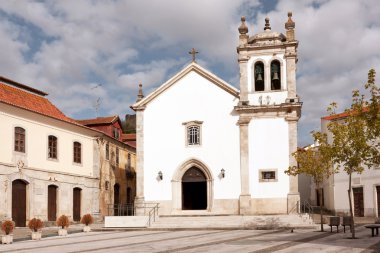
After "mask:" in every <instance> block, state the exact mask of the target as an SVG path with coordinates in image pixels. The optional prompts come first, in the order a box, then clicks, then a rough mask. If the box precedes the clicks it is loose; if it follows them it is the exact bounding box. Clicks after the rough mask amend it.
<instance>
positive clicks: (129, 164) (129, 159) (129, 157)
mask: <svg viewBox="0 0 380 253" xmlns="http://www.w3.org/2000/svg"><path fill="white" fill-rule="evenodd" d="M130 169H131V154H129V153H128V159H127V170H130Z"/></svg>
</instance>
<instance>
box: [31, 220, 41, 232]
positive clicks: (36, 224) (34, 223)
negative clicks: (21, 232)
mask: <svg viewBox="0 0 380 253" xmlns="http://www.w3.org/2000/svg"><path fill="white" fill-rule="evenodd" d="M43 226H44V224H43V222H42V220H40V219H36V218H33V219H31V220H30V221H29V222H28V227H29V228H30V229H31V230H32V231H33V232H37V231H38V230H40V229H41V228H43Z"/></svg>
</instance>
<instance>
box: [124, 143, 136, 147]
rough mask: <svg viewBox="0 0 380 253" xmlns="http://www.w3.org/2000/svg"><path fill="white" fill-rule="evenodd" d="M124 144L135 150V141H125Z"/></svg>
mask: <svg viewBox="0 0 380 253" xmlns="http://www.w3.org/2000/svg"><path fill="white" fill-rule="evenodd" d="M124 143H125V144H127V145H129V146H131V147H133V148H136V141H125V142H124Z"/></svg>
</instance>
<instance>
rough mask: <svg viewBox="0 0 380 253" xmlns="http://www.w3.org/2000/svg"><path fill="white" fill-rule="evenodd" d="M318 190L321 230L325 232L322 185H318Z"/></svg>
mask: <svg viewBox="0 0 380 253" xmlns="http://www.w3.org/2000/svg"><path fill="white" fill-rule="evenodd" d="M318 191H319V213H320V215H321V231H322V232H323V209H322V207H323V205H322V201H323V200H322V190H321V188H320V187H318Z"/></svg>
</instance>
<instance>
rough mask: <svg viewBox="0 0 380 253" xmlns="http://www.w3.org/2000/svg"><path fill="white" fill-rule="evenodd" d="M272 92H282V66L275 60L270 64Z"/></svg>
mask: <svg viewBox="0 0 380 253" xmlns="http://www.w3.org/2000/svg"><path fill="white" fill-rule="evenodd" d="M270 73H271V90H281V64H280V62H279V61H278V60H274V61H272V62H271V64H270Z"/></svg>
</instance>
